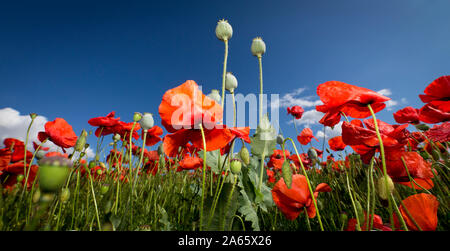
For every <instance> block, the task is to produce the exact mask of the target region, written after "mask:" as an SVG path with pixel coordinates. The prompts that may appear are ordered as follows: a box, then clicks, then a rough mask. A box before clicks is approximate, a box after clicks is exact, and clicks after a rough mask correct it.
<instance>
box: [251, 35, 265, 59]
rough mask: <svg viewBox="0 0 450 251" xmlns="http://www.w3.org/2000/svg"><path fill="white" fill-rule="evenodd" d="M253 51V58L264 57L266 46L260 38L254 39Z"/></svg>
mask: <svg viewBox="0 0 450 251" xmlns="http://www.w3.org/2000/svg"><path fill="white" fill-rule="evenodd" d="M251 51H252V54H253V56H256V57H262V55H263V54H264V53H265V52H266V44H265V43H264V41H263V40H262V38H260V37H256V38H254V39H253V42H252V47H251Z"/></svg>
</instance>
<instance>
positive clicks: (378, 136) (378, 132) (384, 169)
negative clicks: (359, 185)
mask: <svg viewBox="0 0 450 251" xmlns="http://www.w3.org/2000/svg"><path fill="white" fill-rule="evenodd" d="M367 107H368V108H369V111H370V113H371V114H372V118H373V125H374V127H375V132H376V134H377V138H378V141H379V142H380V154H381V165H382V166H383V174H384V185H385V189H386V191H388V193H389V194H388V196H389V198H388V203H389V215H392V203H393V204H394V207H395V211H396V213H397V216H398V218H399V219H400V222H401V224H402V227H403V228H404V229H405V230H406V231H408V227H407V226H406V223H405V221H404V220H403V217H402V215H401V214H400V211H399V210H398V207H397V205H395V201H394V197H393V196H392V193H391V192H390V189H389V183H388V173H387V168H386V158H385V154H384V145H383V140H382V139H381V134H380V130H379V128H378V122H377V117H376V116H375V112H374V111H373V109H372V106H370V104H368V105H367ZM391 200H392V201H391ZM391 220H392V217H391ZM391 224H392V225H394V224H393V222H391Z"/></svg>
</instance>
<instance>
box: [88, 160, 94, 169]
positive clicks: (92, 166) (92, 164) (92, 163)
mask: <svg viewBox="0 0 450 251" xmlns="http://www.w3.org/2000/svg"><path fill="white" fill-rule="evenodd" d="M95 165H96V162H95V161H89V166H88V167H89V169H93V168H94V167H95Z"/></svg>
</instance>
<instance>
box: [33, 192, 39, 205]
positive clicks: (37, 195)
mask: <svg viewBox="0 0 450 251" xmlns="http://www.w3.org/2000/svg"><path fill="white" fill-rule="evenodd" d="M40 198H41V190H39V189H37V190H36V192H34V194H33V203H38V202H39V199H40Z"/></svg>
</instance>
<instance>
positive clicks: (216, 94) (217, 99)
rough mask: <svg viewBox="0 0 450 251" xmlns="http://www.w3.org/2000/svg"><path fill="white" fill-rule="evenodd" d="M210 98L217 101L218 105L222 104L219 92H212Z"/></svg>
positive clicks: (214, 90)
mask: <svg viewBox="0 0 450 251" xmlns="http://www.w3.org/2000/svg"><path fill="white" fill-rule="evenodd" d="M208 98H211V99H212V100H214V101H216V102H217V103H220V100H221V98H220V94H219V90H216V89H213V90H211V93H210V94H208Z"/></svg>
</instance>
